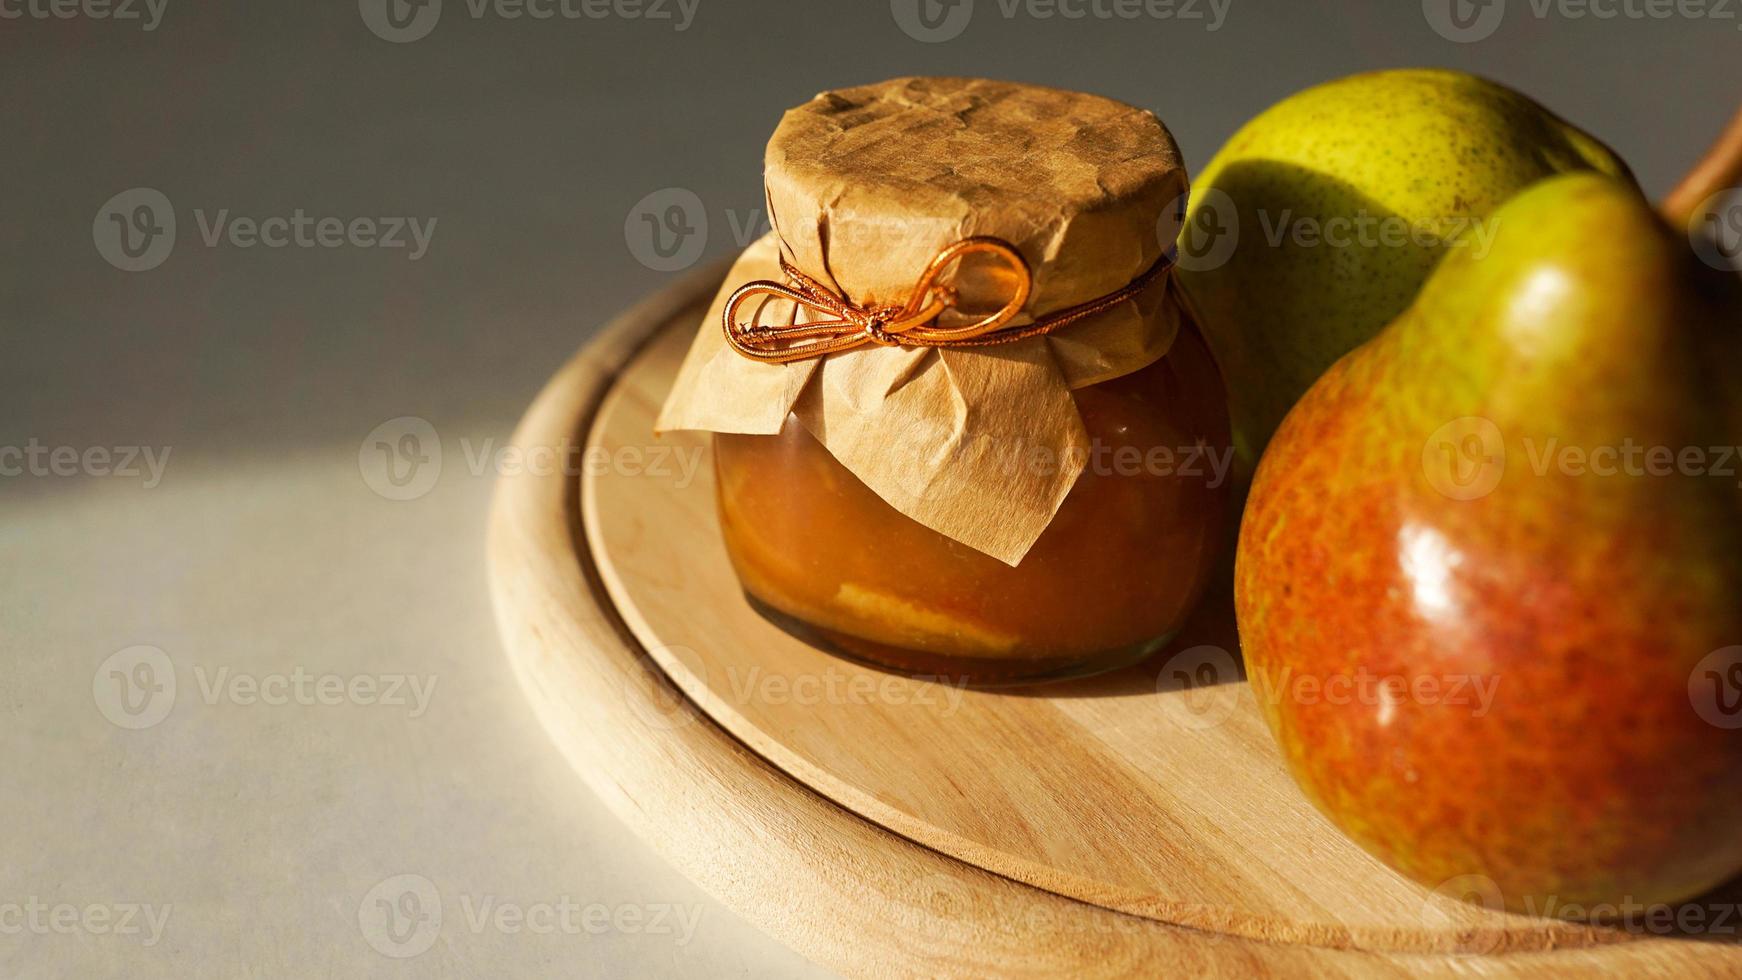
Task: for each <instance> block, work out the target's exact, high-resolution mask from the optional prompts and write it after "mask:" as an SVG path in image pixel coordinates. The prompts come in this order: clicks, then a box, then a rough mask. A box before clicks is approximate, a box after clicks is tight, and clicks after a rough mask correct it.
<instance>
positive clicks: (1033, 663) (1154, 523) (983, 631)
mask: <svg viewBox="0 0 1742 980" xmlns="http://www.w3.org/2000/svg"><path fill="white" fill-rule="evenodd" d="M1073 396H1074V398H1075V400H1076V404H1077V408H1078V410H1079V412H1080V413H1081V416H1082V421H1083V424H1084V427H1085V428H1086V429H1087V432H1088V435H1089V439H1090V447H1091V448H1090V451H1089V455H1088V458H1087V460H1086V465H1085V468H1084V470H1083V472H1082V475H1081V476H1080V477H1079V478H1078V479H1077V482H1076V483H1075V484H1074V486H1073V487H1072V489H1071V491H1070V493H1069V495H1068V496H1067V497H1066V498H1065V500H1064V503H1063V504H1062V505H1061V506H1060V508H1059V510H1058V512H1057V514H1056V516H1055V517H1054V518H1053V521H1052V523H1051V524H1049V525H1048V526H1047V529H1046V531H1045V532H1044V533H1043V534H1042V535H1041V537H1040V538H1039V540H1038V541H1036V542H1035V544H1034V546H1033V548H1032V549H1031V550H1030V551H1029V552H1028V554H1027V555H1026V556H1025V557H1024V558H1023V559H1022V560H1021V562H1020V563H1019V564H1017V565H1015V566H1014V567H1013V566H1010V565H1006V564H1004V563H1003V562H1001V561H999V560H997V559H995V558H992V557H990V556H988V555H985V554H982V553H980V552H978V551H975V550H974V549H972V548H970V547H968V546H967V545H965V544H962V543H960V542H957V541H954V540H952V539H950V538H948V537H945V536H944V535H942V534H939V533H938V532H936V531H933V530H931V529H929V528H927V527H925V526H923V525H921V524H919V523H918V522H916V521H914V520H912V519H911V518H909V517H906V516H904V515H903V514H901V513H899V512H897V511H896V510H895V508H893V507H891V506H890V505H889V504H888V503H886V502H885V501H884V500H883V499H882V498H880V497H879V496H878V495H877V494H876V493H874V492H873V491H872V490H871V489H870V488H868V487H866V486H865V485H864V484H863V483H862V482H860V481H859V480H858V478H856V477H855V476H853V474H852V473H851V472H849V471H848V470H847V469H846V467H844V466H842V465H841V464H840V463H839V462H837V461H836V460H835V458H834V457H833V456H831V455H830V454H829V452H828V450H826V449H825V448H824V447H823V446H822V444H821V443H819V442H818V441H817V440H816V439H815V438H813V437H812V435H811V434H810V433H809V432H808V431H807V430H806V429H805V428H804V426H803V425H801V424H800V423H799V421H798V419H797V418H796V417H789V418H788V419H787V422H786V425H785V427H784V428H783V429H782V430H781V432H780V433H779V434H777V435H731V434H723V433H717V434H716V435H715V436H714V461H715V474H716V477H717V482H716V489H717V494H718V502H719V514H720V523H721V525H722V528H723V531H724V535H725V541H726V547H727V551H728V553H729V554H730V556H731V560H732V564H733V566H734V567H735V568H736V570H737V573H738V577H739V579H740V581H741V582H742V584H743V588H744V591H745V593H746V594H747V596H748V597H749V599H750V600H751V602H752V604H753V605H754V606H755V607H756V608H757V609H758V610H760V611H761V612H762V613H763V614H764V615H765V616H767V617H768V618H769V619H771V620H772V621H774V622H775V623H777V624H779V625H780V626H782V627H783V628H785V629H787V630H788V631H789V632H792V633H794V634H796V635H798V636H800V637H802V638H804V639H806V640H807V641H810V642H813V643H817V644H819V645H822V646H824V647H826V648H829V649H832V650H834V651H836V652H838V653H841V654H844V655H847V656H849V657H852V658H855V659H859V660H863V661H868V662H870V663H872V664H875V665H878V666H882V667H888V668H894V669H898V670H902V671H906V672H910V673H918V674H930V675H941V676H946V677H950V678H962V679H966V680H969V681H972V682H976V683H1000V682H1004V683H1008V682H1013V681H1018V680H1038V679H1051V678H1057V677H1064V676H1078V675H1082V674H1089V673H1096V672H1100V671H1104V670H1110V669H1113V668H1115V667H1119V666H1123V665H1125V664H1129V663H1132V662H1134V661H1137V660H1140V659H1142V658H1143V657H1145V656H1147V655H1149V654H1150V653H1153V652H1154V651H1156V650H1157V649H1159V648H1160V647H1161V646H1162V645H1163V644H1165V643H1166V642H1167V641H1168V640H1169V639H1170V638H1171V637H1172V636H1173V634H1174V633H1175V632H1176V631H1177V630H1178V629H1179V627H1180V625H1181V624H1182V622H1183V621H1184V620H1185V618H1186V616H1187V615H1188V614H1189V613H1190V611H1191V609H1192V607H1193V606H1194V605H1195V603H1196V601H1197V599H1198V597H1199V595H1200V593H1201V592H1202V591H1203V588H1204V585H1205V582H1206V580H1207V578H1208V577H1209V575H1210V574H1211V570H1212V568H1213V567H1214V566H1215V563H1216V559H1217V554H1218V551H1219V547H1220V545H1221V544H1222V542H1223V539H1224V532H1225V521H1226V517H1227V513H1226V512H1227V509H1228V500H1229V488H1228V487H1227V485H1226V482H1225V481H1226V477H1227V475H1228V474H1227V465H1228V461H1229V459H1230V457H1231V452H1230V449H1229V446H1230V442H1229V434H1228V419H1227V410H1226V408H1225V406H1226V404H1227V401H1226V398H1225V396H1224V391H1223V386H1222V380H1221V376H1220V374H1219V373H1218V370H1217V368H1216V365H1215V362H1214V361H1213V360H1212V359H1211V357H1210V353H1209V351H1208V349H1207V348H1206V346H1205V344H1204V342H1203V340H1202V339H1201V338H1200V337H1199V336H1198V334H1197V332H1196V331H1195V330H1194V329H1192V328H1191V327H1190V326H1189V324H1188V325H1185V326H1182V329H1181V331H1180V333H1179V335H1178V337H1177V339H1176V340H1175V342H1174V345H1173V347H1172V348H1171V350H1170V351H1169V353H1168V354H1167V355H1166V356H1165V357H1163V358H1162V359H1161V360H1159V361H1156V362H1155V363H1153V364H1151V365H1149V366H1148V367H1145V368H1142V369H1140V370H1138V371H1135V372H1133V373H1131V374H1127V375H1124V376H1122V377H1118V378H1114V379H1113V380H1110V381H1105V382H1102V383H1100V384H1096V385H1093V386H1090V387H1087V388H1081V389H1078V390H1077V391H1075V392H1073Z"/></svg>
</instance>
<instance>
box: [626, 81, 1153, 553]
mask: <svg viewBox="0 0 1742 980" xmlns="http://www.w3.org/2000/svg"><path fill="white" fill-rule="evenodd" d="M764 184H765V189H766V194H767V202H768V213H769V218H770V223H771V225H772V228H773V231H772V232H771V233H770V234H769V235H768V236H766V237H764V238H763V239H761V240H760V241H758V242H756V243H755V244H753V245H752V246H751V247H750V248H749V249H747V250H746V251H745V252H744V254H743V255H742V256H741V257H740V258H739V260H738V262H737V263H736V264H735V265H734V267H733V268H732V270H731V272H730V273H729V274H728V276H727V278H726V281H725V284H724V285H723V286H722V288H721V292H720V295H719V296H718V297H717V298H716V300H715V302H714V304H713V307H712V309H710V310H709V312H708V314H707V316H706V318H705V319H704V320H703V322H702V323H701V325H700V328H699V329H698V331H697V334H696V339H695V342H694V344H693V345H692V346H691V348H690V351H689V353H688V355H687V357H686V358H685V360H684V363H683V365H682V367H681V369H680V370H679V373H678V379H677V382H676V384H675V385H674V387H673V390H672V392H671V394H670V396H669V397H668V398H667V400H666V403H665V405H664V407H663V409H662V411H661V413H660V417H659V420H658V423H657V427H658V429H659V430H660V431H670V430H675V429H698V430H705V431H711V432H717V433H740V434H749V435H774V434H776V433H779V432H780V431H781V428H782V426H783V425H784V424H785V423H786V422H787V419H788V416H789V415H791V416H794V417H796V418H797V419H798V420H799V422H801V423H802V424H803V426H804V427H805V429H806V430H808V431H809V432H810V434H811V435H812V436H814V437H815V438H816V439H817V440H818V441H819V442H821V443H822V445H823V446H824V447H826V448H827V450H828V452H829V453H830V454H831V455H832V456H833V457H834V458H835V459H836V460H837V461H839V463H840V464H841V465H842V466H844V467H845V468H846V470H848V471H849V472H850V473H852V475H853V476H855V477H857V478H858V479H859V480H860V481H862V482H863V483H864V484H865V485H866V486H867V487H869V488H870V489H871V490H872V491H873V492H875V493H876V495H877V496H878V497H880V498H882V499H883V500H884V501H886V502H887V503H888V504H889V505H891V506H892V507H893V508H894V509H895V510H896V511H898V512H899V513H901V514H903V515H905V516H907V517H909V518H911V519H913V520H914V521H916V522H918V523H919V524H921V525H924V526H925V527H927V528H930V529H932V530H934V531H936V532H938V533H940V534H942V535H944V536H946V537H948V538H950V539H952V540H955V541H958V542H960V543H962V544H965V545H967V546H968V547H970V548H973V549H975V550H977V551H980V552H983V553H985V554H987V555H990V556H992V557H994V558H996V559H998V560H999V561H1001V562H1003V563H1005V564H1006V565H1011V566H1015V565H1017V564H1018V563H1020V561H1021V560H1022V558H1023V556H1024V555H1025V554H1027V553H1028V551H1029V550H1030V548H1031V547H1032V546H1033V545H1034V543H1035V542H1036V540H1038V539H1039V538H1040V536H1041V534H1042V532H1043V531H1045V530H1046V528H1047V526H1048V524H1049V523H1050V522H1051V521H1052V519H1053V516H1054V514H1055V513H1056V512H1057V511H1058V508H1059V506H1060V504H1061V503H1062V502H1063V501H1064V499H1065V497H1066V495H1067V494H1069V492H1070V490H1071V488H1072V486H1073V485H1074V484H1075V483H1076V481H1077V479H1078V477H1079V475H1080V474H1081V472H1082V469H1083V467H1084V465H1085V461H1086V459H1087V457H1088V453H1089V449H1090V446H1089V439H1088V436H1087V433H1086V431H1085V429H1084V426H1083V421H1082V419H1081V418H1080V416H1079V413H1078V409H1077V406H1076V403H1075V402H1074V401H1073V399H1072V395H1071V392H1072V390H1073V389H1079V388H1084V387H1087V386H1090V385H1095V384H1099V383H1101V382H1104V381H1107V380H1110V379H1113V378H1117V377H1120V376H1123V375H1126V374H1130V373H1132V372H1134V371H1137V370H1139V369H1142V368H1144V367H1146V366H1148V365H1150V364H1152V363H1154V362H1155V361H1157V360H1158V359H1159V358H1161V357H1162V356H1163V355H1164V354H1166V353H1167V351H1168V349H1169V347H1170V346H1171V345H1172V343H1173V341H1174V338H1175V336H1176V334H1177V333H1178V330H1179V315H1178V312H1177V307H1176V305H1175V304H1174V302H1172V301H1171V299H1170V298H1169V297H1168V296H1167V291H1168V290H1169V288H1171V286H1170V282H1169V280H1168V278H1167V277H1165V276H1163V277H1161V278H1160V279H1158V280H1156V281H1155V282H1154V284H1152V285H1151V286H1150V287H1149V288H1147V289H1145V290H1144V291H1143V292H1142V293H1140V294H1138V295H1137V296H1134V297H1132V298H1130V299H1128V300H1126V301H1124V302H1121V303H1119V304H1118V305H1116V306H1114V307H1112V308H1110V309H1107V310H1105V311H1103V312H1101V313H1098V314H1096V315H1094V316H1091V317H1088V318H1086V319H1083V320H1079V321H1077V322H1075V323H1071V324H1069V325H1068V326H1066V327H1064V328H1062V329H1060V330H1058V331H1056V332H1054V333H1051V334H1048V335H1045V336H1039V337H1032V338H1029V339H1025V340H1019V341H1015V342H1011V343H1007V344H998V345H995V346H988V347H976V348H969V349H936V348H903V347H879V346H867V347H861V348H858V349H856V350H853V351H849V352H845V353H839V354H833V355H829V356H828V357H825V358H820V359H814V360H805V361H795V362H791V363H787V364H769V363H763V362H759V361H755V360H751V359H749V358H746V357H743V356H742V355H740V354H738V353H737V352H736V351H734V350H733V349H732V348H731V347H730V346H728V344H727V343H726V341H725V339H724V336H723V333H722V330H721V315H722V312H723V310H724V308H725V305H726V301H727V298H728V296H729V295H730V294H731V293H732V292H733V291H734V290H735V289H736V288H737V287H738V286H741V285H743V284H745V283H747V282H750V281H752V280H759V279H768V280H775V281H779V280H781V279H782V274H781V270H780V268H779V259H780V257H781V256H782V255H784V256H785V258H786V261H787V262H789V263H790V264H791V265H792V266H793V267H794V268H796V269H798V270H799V271H800V272H802V273H804V274H806V275H808V276H810V277H811V278H813V279H815V280H817V281H818V282H820V283H822V284H823V285H825V286H826V287H827V288H829V289H831V290H832V291H834V292H835V293H836V294H837V295H840V296H842V297H844V298H846V299H848V300H850V301H852V302H855V303H858V304H861V305H869V304H892V305H893V304H900V303H902V302H905V301H906V300H907V298H908V292H909V291H910V290H911V289H912V288H913V285H914V283H915V282H916V280H917V279H918V278H919V275H920V273H921V272H922V271H923V270H924V269H925V268H926V266H927V265H928V264H929V263H930V262H931V261H932V259H933V257H934V256H936V255H937V253H938V252H940V251H941V250H943V249H944V248H945V247H947V246H949V245H951V244H954V243H955V242H958V241H961V240H962V239H965V238H969V237H973V236H990V237H993V238H997V239H1001V240H1003V241H1005V242H1008V243H1009V244H1011V245H1012V246H1014V247H1015V248H1016V249H1017V250H1018V251H1019V252H1021V254H1022V256H1023V257H1024V259H1025V260H1026V261H1027V263H1028V265H1029V268H1030V270H1031V271H1032V276H1033V292H1032V294H1031V296H1030V298H1029V301H1028V303H1027V305H1026V306H1025V308H1024V312H1023V315H1022V316H1020V317H1019V318H1018V320H1017V321H1016V322H1017V323H1023V322H1031V321H1032V320H1033V318H1035V317H1040V316H1044V315H1045V314H1047V313H1050V312H1053V311H1057V310H1061V309H1065V308H1068V307H1071V306H1074V305H1076V304H1078V303H1082V302H1085V301H1088V300H1091V299H1095V298H1097V297H1100V296H1103V295H1106V294H1108V293H1111V292H1113V291H1115V290H1117V289H1119V288H1120V287H1122V286H1124V285H1126V284H1127V283H1129V282H1131V281H1132V280H1134V279H1136V278H1138V277H1139V276H1140V275H1141V274H1142V273H1144V272H1145V271H1146V270H1148V269H1149V268H1150V267H1151V266H1153V265H1154V264H1155V263H1156V262H1157V261H1158V260H1160V259H1161V258H1162V256H1163V252H1164V247H1165V246H1166V245H1171V242H1172V235H1171V230H1172V229H1174V228H1177V215H1178V213H1179V211H1180V209H1181V208H1182V206H1183V204H1184V201H1185V194H1186V190H1187V181H1186V173H1185V169H1184V167H1183V166H1182V165H1181V163H1180V155H1179V150H1178V147H1177V146H1176V145H1175V143H1174V141H1173V138H1172V136H1171V134H1169V133H1168V131H1167V129H1166V128H1165V127H1164V126H1163V125H1162V124H1161V122H1160V120H1158V119H1157V118H1156V117H1155V115H1154V114H1152V113H1150V112H1148V111H1146V110H1142V109H1137V108H1134V107H1132V106H1129V105H1125V104H1123V103H1120V102H1116V101H1113V100H1111V99H1105V98H1100V97H1097V96H1091V95H1084V94H1080V93H1075V92H1066V91H1061V90H1057V89H1050V88H1042V87H1038V86H1032V85H1022V84H1016V83H1010V82H997V81H986V80H978V79H956V78H901V79H895V80H892V81H888V82H883V83H880V84H876V85H867V86H862V87H858V88H850V89H843V90H839V91H834V92H826V93H823V94H821V95H818V96H817V97H816V98H814V99H812V100H811V101H810V102H808V103H806V104H804V105H802V106H799V107H798V108H796V109H793V110H791V111H789V112H787V113H786V115H785V116H784V117H783V118H782V119H781V122H780V125H779V126H778V128H777V129H776V130H775V132H774V136H773V138H772V139H771V140H770V141H769V144H768V150H767V156H766V162H765V171H764ZM995 273H996V270H994V269H992V268H989V267H986V266H981V265H977V264H975V263H974V262H973V261H971V260H970V261H965V262H963V263H961V265H960V266H959V267H958V269H957V271H956V274H955V276H954V280H953V283H952V285H954V287H955V288H956V290H957V293H958V295H959V301H958V305H959V307H960V308H961V309H962V310H964V311H966V312H968V313H972V312H974V311H977V310H990V309H996V308H997V307H999V306H1001V305H1002V304H1003V303H1004V302H1005V300H1006V299H1007V298H1008V296H1009V292H1008V288H1009V287H1008V280H1007V278H1005V277H1002V276H1000V275H997V274H995ZM808 318H811V317H809V315H808V314H807V311H806V310H804V309H802V308H794V306H793V304H791V303H786V302H783V301H774V302H771V303H768V304H766V305H765V306H763V307H762V308H761V309H760V311H759V312H758V313H757V322H758V323H762V324H791V323H795V322H806V321H807V319H808ZM944 322H945V325H948V321H947V319H946V320H945V321H944ZM1024 459H1028V460H1033V459H1043V460H1050V461H1056V465H1046V466H1032V465H1012V461H1013V460H1024Z"/></svg>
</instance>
